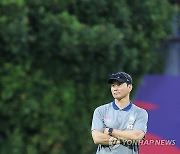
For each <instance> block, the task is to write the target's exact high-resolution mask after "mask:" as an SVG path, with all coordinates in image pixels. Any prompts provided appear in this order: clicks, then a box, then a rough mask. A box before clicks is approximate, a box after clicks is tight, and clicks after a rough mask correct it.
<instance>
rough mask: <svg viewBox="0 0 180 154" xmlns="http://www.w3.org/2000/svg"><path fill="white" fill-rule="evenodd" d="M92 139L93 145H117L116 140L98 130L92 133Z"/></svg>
mask: <svg viewBox="0 0 180 154" xmlns="http://www.w3.org/2000/svg"><path fill="white" fill-rule="evenodd" d="M92 138H93V141H94V143H95V144H102V145H114V144H118V143H119V141H118V139H117V138H115V137H112V136H110V135H108V134H106V133H103V132H101V131H98V130H93V131H92Z"/></svg>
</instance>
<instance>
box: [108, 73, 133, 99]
mask: <svg viewBox="0 0 180 154" xmlns="http://www.w3.org/2000/svg"><path fill="white" fill-rule="evenodd" d="M108 83H109V84H111V93H112V95H113V97H114V98H115V99H117V100H121V99H127V100H129V94H130V92H131V90H132V78H131V76H130V75H129V74H127V73H125V72H118V73H115V74H111V75H110V77H109V80H108Z"/></svg>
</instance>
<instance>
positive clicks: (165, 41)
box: [0, 0, 180, 154]
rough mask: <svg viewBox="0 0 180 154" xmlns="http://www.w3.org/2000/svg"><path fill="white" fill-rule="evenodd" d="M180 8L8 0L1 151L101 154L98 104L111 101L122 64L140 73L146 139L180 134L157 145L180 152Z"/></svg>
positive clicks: (0, 70)
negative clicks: (95, 124) (95, 129)
mask: <svg viewBox="0 0 180 154" xmlns="http://www.w3.org/2000/svg"><path fill="white" fill-rule="evenodd" d="M179 7H180V1H179V0H133V1H132V0H126V1H125V0H116V1H112V0H98V1H97V0H67V1H65V0H29V1H25V0H1V1H0V147H1V148H0V154H71V153H73V154H76V153H78V154H92V153H94V152H95V151H96V145H95V144H94V143H93V141H92V138H91V133H90V128H91V119H92V115H93V111H94V109H95V108H96V107H97V106H100V105H102V104H105V103H109V102H110V101H111V100H112V96H111V93H110V87H109V85H108V84H107V80H108V76H109V74H111V73H114V72H118V71H125V72H127V73H129V74H131V75H132V77H133V80H134V89H133V93H132V101H133V102H134V103H135V104H137V105H139V106H141V107H143V108H145V109H147V111H148V112H149V124H148V125H149V127H148V134H147V138H148V139H152V138H153V139H172V140H173V139H174V140H176V144H175V145H174V146H168V147H167V146H155V147H154V149H155V150H156V151H155V152H159V153H160V151H158V150H159V149H161V150H162V151H163V150H164V149H165V151H166V152H164V151H163V152H162V151H161V152H162V153H163V154H164V153H166V154H169V153H170V154H172V153H173V152H174V153H175V152H176V153H180V152H179V149H180V144H179V143H180V134H179V131H178V130H179V127H180V120H179V113H180V112H179V111H180V109H179V108H180V98H179V97H180V96H179V89H180V9H179ZM157 83H158V84H157ZM157 85H158V86H157ZM164 96H166V97H164ZM161 98H163V99H161ZM169 108H170V109H169ZM161 109H162V110H161ZM164 115H165V116H164ZM157 117H158V118H157ZM174 117H175V118H174ZM150 147H151V146H146V147H145V146H144V147H142V149H141V150H142V153H143V154H151V153H155V152H152V151H151V150H152V148H151V150H150V149H149V148H150ZM160 147H161V148H160ZM169 148H170V151H168V150H169ZM171 150H174V151H171ZM148 152H149V153H148Z"/></svg>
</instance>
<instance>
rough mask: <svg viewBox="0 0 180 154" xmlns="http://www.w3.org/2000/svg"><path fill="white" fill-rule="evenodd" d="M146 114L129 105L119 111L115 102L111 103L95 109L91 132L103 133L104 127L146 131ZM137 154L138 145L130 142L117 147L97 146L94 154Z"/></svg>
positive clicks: (142, 110) (144, 111)
mask: <svg viewBox="0 0 180 154" xmlns="http://www.w3.org/2000/svg"><path fill="white" fill-rule="evenodd" d="M147 121H148V113H147V111H146V110H144V109H142V108H139V107H137V106H136V105H134V104H132V103H130V104H129V105H128V106H127V107H125V108H124V109H119V108H118V106H117V105H116V104H115V102H111V103H108V104H105V105H102V106H99V107H97V108H96V109H95V111H94V114H93V120H92V126H91V131H92V130H99V131H101V132H103V131H104V129H105V128H106V127H108V128H114V129H119V130H142V131H144V132H145V133H146V131H147ZM110 153H111V154H138V153H139V145H138V144H137V143H133V142H132V141H127V142H122V143H121V144H119V145H114V146H107V145H98V149H97V152H96V154H110Z"/></svg>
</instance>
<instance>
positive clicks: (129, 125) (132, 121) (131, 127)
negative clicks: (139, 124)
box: [127, 115, 135, 129]
mask: <svg viewBox="0 0 180 154" xmlns="http://www.w3.org/2000/svg"><path fill="white" fill-rule="evenodd" d="M134 122H135V117H134V116H133V115H130V116H129V119H128V123H127V129H133V126H134Z"/></svg>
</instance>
